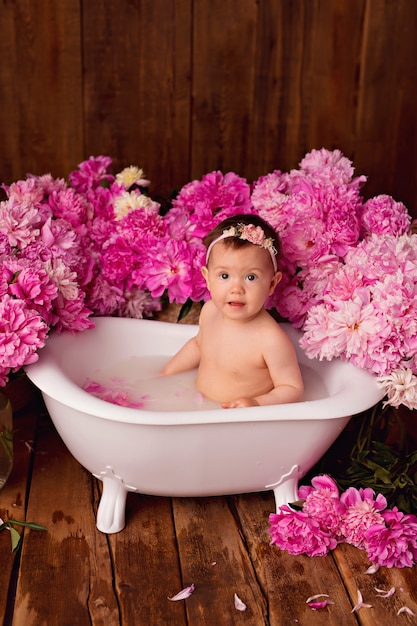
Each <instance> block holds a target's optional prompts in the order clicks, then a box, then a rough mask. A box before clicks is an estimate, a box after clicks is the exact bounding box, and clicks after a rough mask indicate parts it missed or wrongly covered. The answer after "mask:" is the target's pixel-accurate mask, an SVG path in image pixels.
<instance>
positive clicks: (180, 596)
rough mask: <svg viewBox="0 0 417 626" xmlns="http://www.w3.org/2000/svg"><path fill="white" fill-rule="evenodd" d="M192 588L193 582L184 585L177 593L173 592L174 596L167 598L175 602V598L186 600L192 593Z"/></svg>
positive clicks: (193, 587) (193, 586)
mask: <svg viewBox="0 0 417 626" xmlns="http://www.w3.org/2000/svg"><path fill="white" fill-rule="evenodd" d="M194 589H195V585H194V583H193V584H192V585H190V586H189V587H185V588H184V589H182V590H181V591H179V592H178V593H177V594H175V596H172V598H168V600H171V602H176V601H177V600H186V599H187V598H189V597H190V595H191V594H192V593H193V591H194Z"/></svg>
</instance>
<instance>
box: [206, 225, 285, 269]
mask: <svg viewBox="0 0 417 626" xmlns="http://www.w3.org/2000/svg"><path fill="white" fill-rule="evenodd" d="M227 237H237V238H238V239H244V240H245V241H249V243H253V244H254V245H255V246H259V247H260V248H264V249H265V250H268V252H269V254H270V255H271V259H272V265H273V266H274V271H275V272H277V271H278V265H277V260H276V258H275V257H276V255H277V249H276V248H275V246H274V244H273V241H272V238H271V237H265V233H264V230H263V228H261V227H260V226H255V225H254V224H236V226H232V227H231V228H227V229H226V230H224V231H223V232H222V234H221V235H220V237H217V239H215V240H214V241H212V242H211V244H210V245H209V247H208V248H207V253H206V263H208V260H209V256H210V252H211V251H212V249H213V246H215V245H216V243H218V242H219V241H222V239H226V238H227Z"/></svg>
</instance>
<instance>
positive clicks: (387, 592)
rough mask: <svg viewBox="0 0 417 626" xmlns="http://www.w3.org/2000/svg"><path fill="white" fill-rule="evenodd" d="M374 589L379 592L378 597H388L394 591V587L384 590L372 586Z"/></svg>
mask: <svg viewBox="0 0 417 626" xmlns="http://www.w3.org/2000/svg"><path fill="white" fill-rule="evenodd" d="M374 589H375V591H376V592H377V593H378V594H380V595H379V597H380V598H390V597H391V596H392V595H393V594H394V593H395V587H391V589H390V590H389V591H385V589H378V587H374Z"/></svg>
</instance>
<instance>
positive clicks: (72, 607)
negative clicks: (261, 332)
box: [0, 404, 417, 626]
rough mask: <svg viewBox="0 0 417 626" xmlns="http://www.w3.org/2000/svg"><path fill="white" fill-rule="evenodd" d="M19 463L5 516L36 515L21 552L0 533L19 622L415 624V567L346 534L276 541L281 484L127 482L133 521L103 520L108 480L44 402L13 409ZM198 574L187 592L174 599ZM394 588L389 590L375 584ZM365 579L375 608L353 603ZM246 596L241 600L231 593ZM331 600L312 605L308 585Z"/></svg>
mask: <svg viewBox="0 0 417 626" xmlns="http://www.w3.org/2000/svg"><path fill="white" fill-rule="evenodd" d="M14 438H15V467H14V470H13V473H12V475H11V477H10V479H9V481H8V483H7V484H6V486H5V487H4V488H3V489H2V490H1V491H0V517H2V518H3V519H7V518H14V519H18V520H23V519H26V520H28V521H33V522H38V523H40V524H43V525H45V526H46V527H47V531H34V530H25V531H24V536H23V540H22V546H21V550H20V551H19V552H17V553H16V554H12V553H11V550H10V536H9V533H8V531H6V530H5V531H3V532H1V533H0V558H1V561H0V624H3V626H4V625H7V626H9V625H14V626H67V625H68V626H76V625H83V626H84V625H85V626H87V625H88V626H90V625H93V626H99V625H100V626H116V625H123V626H140V625H142V624H143V625H146V626H154V625H155V626H159V625H163V624H169V625H170V626H176V625H181V626H182V625H186V624H191V625H192V626H201V625H204V624H207V625H208V626H223V625H228V624H252V625H255V626H262V625H263V624H270V625H285V626H287V625H292V624H304V625H306V626H314V625H315V624H326V625H329V624H335V625H336V624H337V625H338V626H342V625H344V624H346V625H351V624H352V625H353V624H363V625H372V626H375V625H378V626H379V625H382V626H383V625H385V624H395V623H398V624H413V623H414V624H416V623H417V618H416V617H410V616H409V615H408V614H406V613H402V614H400V615H398V616H397V611H398V610H399V609H400V608H401V607H403V606H408V607H409V608H411V609H412V610H413V611H414V612H415V613H417V571H416V570H417V568H414V569H402V570H399V569H393V570H387V569H381V570H379V571H378V572H377V573H376V574H374V575H369V574H365V571H366V569H367V568H368V565H369V563H368V561H367V558H366V555H365V553H364V552H362V551H360V550H357V549H355V548H353V547H350V546H345V545H341V546H339V547H338V548H337V549H336V550H335V551H334V553H333V554H332V555H330V556H327V557H324V558H315V559H311V558H308V557H304V556H301V557H293V556H290V555H288V554H287V553H284V552H280V551H279V550H278V549H277V548H276V547H274V546H270V545H269V535H268V515H269V513H270V512H272V511H273V509H274V502H273V497H272V493H270V492H266V493H263V494H247V495H239V496H232V497H218V498H217V497H216V498H201V499H200V498H173V499H170V498H161V497H153V496H146V495H139V494H129V495H128V504H127V523H126V528H125V529H124V530H123V531H122V532H121V533H118V534H115V535H105V534H103V533H101V532H99V531H98V530H97V529H96V526H95V513H96V510H97V505H98V501H99V497H100V484H99V483H98V481H97V480H96V479H94V478H92V476H91V475H89V473H88V472H87V471H85V470H84V469H83V468H82V467H81V466H80V465H79V464H78V463H77V461H75V460H74V459H73V458H72V457H71V455H70V454H69V453H68V452H67V450H66V448H65V447H64V445H63V444H62V442H61V440H60V438H59V437H58V435H57V434H56V432H55V430H54V428H53V425H52V423H51V421H50V419H49V416H48V415H47V414H46V413H45V412H44V410H43V408H42V406H41V405H40V406H39V407H37V406H36V404H34V405H32V406H31V407H30V408H29V409H27V410H24V411H23V412H21V413H20V414H18V415H16V416H15V433H14ZM191 584H194V585H195V591H194V593H193V594H192V595H191V597H189V598H188V599H186V600H181V601H178V602H172V601H170V600H168V597H171V596H173V595H174V594H176V593H177V592H178V591H180V590H181V589H182V588H184V587H186V586H189V585H191ZM393 586H394V587H395V589H396V591H395V593H394V594H393V595H392V596H391V597H389V598H385V599H384V598H382V597H380V594H378V593H377V592H376V591H375V587H376V588H379V589H384V590H389V589H390V588H391V587H393ZM358 590H360V591H361V593H362V595H363V599H364V602H366V603H368V604H372V608H362V609H360V610H359V611H357V612H354V613H352V608H353V607H354V606H355V604H356V603H357V593H358ZM235 593H236V594H237V595H238V596H239V598H241V600H242V601H243V602H244V603H245V604H246V605H247V609H246V611H238V610H237V609H236V608H235V606H234V594H235ZM318 593H327V594H328V595H329V596H330V599H331V600H332V601H333V602H334V604H333V605H331V606H328V607H327V608H325V609H321V610H317V611H313V610H312V609H310V608H309V607H308V606H307V605H306V599H307V598H308V597H309V596H312V595H315V594H318Z"/></svg>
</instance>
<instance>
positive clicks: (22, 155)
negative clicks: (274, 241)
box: [0, 0, 417, 216]
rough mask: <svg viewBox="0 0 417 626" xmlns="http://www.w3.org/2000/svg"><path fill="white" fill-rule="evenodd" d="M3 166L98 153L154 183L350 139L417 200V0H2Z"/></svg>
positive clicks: (262, 167) (251, 171)
mask: <svg viewBox="0 0 417 626" xmlns="http://www.w3.org/2000/svg"><path fill="white" fill-rule="evenodd" d="M0 18H1V22H0V23H1V38H0V102H1V116H0V180H1V181H2V182H5V183H10V182H12V181H13V180H16V179H18V178H21V177H24V176H25V174H26V173H27V172H31V173H34V174H44V173H47V172H51V173H52V175H54V176H62V177H67V176H68V174H69V172H70V171H71V170H72V169H74V168H75V167H76V165H77V164H78V163H79V162H80V161H82V160H83V159H85V158H88V157H89V156H90V155H99V154H105V155H109V156H112V157H113V158H114V161H115V169H114V171H117V170H118V169H119V168H122V167H124V166H127V165H131V164H135V165H138V166H141V167H143V168H144V169H145V172H146V174H147V175H148V177H149V178H150V179H151V180H152V187H151V192H152V193H153V194H162V195H167V194H169V193H170V192H171V191H172V190H173V189H174V188H178V187H180V186H182V185H183V184H184V183H186V182H188V181H189V180H191V179H193V178H200V177H201V176H202V175H203V174H204V173H205V172H208V171H211V170H213V169H220V170H222V171H223V172H226V171H230V170H234V171H236V172H237V173H238V174H240V175H242V176H245V177H247V179H248V181H249V182H252V181H253V180H254V179H255V178H257V177H258V176H260V175H262V174H266V173H268V172H269V171H272V170H273V169H281V170H287V169H290V168H292V167H296V166H297V164H298V163H299V161H300V159H301V158H302V157H303V155H304V154H305V153H306V152H307V151H309V150H311V149H312V148H321V147H326V148H328V149H334V148H339V149H340V150H342V152H343V153H344V154H345V155H346V156H348V157H349V158H350V159H352V160H353V162H354V165H355V167H356V173H357V174H365V175H367V176H368V183H367V185H366V187H365V189H364V194H365V195H366V196H372V195H375V194H378V193H388V194H391V195H393V196H394V197H395V198H396V199H397V200H402V201H403V202H404V203H405V204H406V205H407V206H408V208H409V210H410V212H411V213H412V214H413V215H414V216H417V200H416V194H415V181H416V174H417V89H416V83H417V37H416V32H417V2H416V0H117V2H109V1H106V0H2V2H1V5H0Z"/></svg>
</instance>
